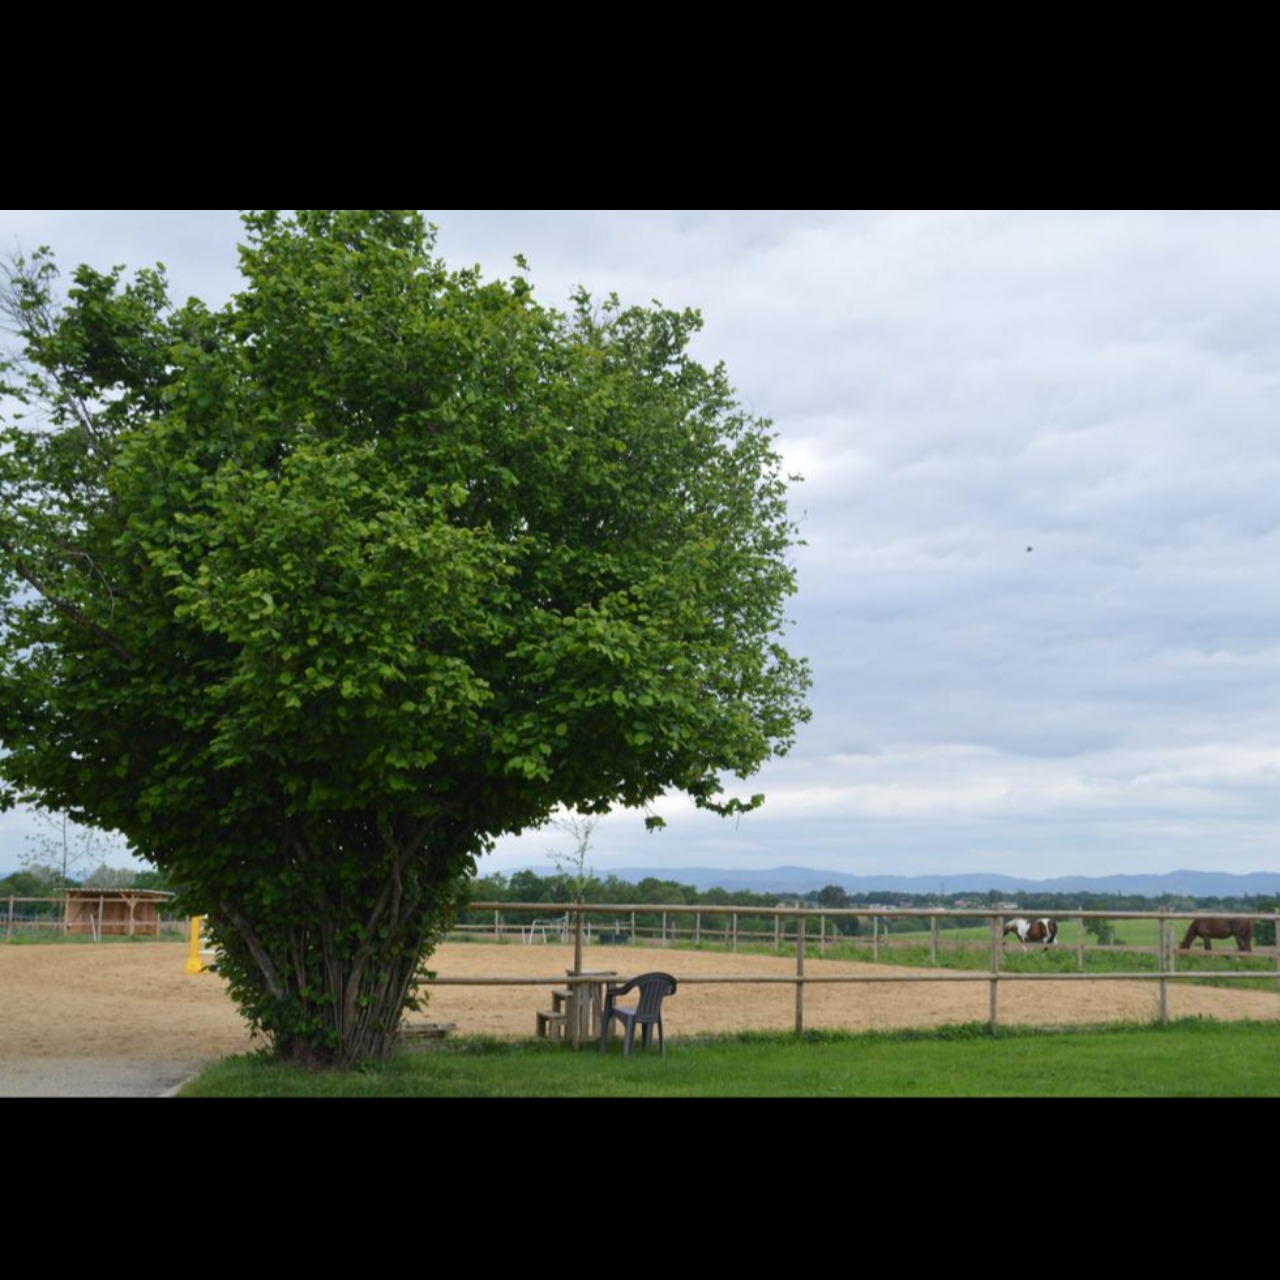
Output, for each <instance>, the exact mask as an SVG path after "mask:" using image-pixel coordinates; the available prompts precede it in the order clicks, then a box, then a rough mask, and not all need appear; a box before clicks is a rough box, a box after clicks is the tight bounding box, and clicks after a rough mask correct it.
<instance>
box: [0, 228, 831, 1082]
mask: <svg viewBox="0 0 1280 1280" xmlns="http://www.w3.org/2000/svg"><path fill="white" fill-rule="evenodd" d="M243 223H244V235H245V241H244V244H243V245H242V247H241V250H240V261H241V271H242V275H243V280H244V283H243V288H242V291H241V292H240V293H238V294H237V295H236V296H235V298H234V299H233V300H232V302H231V303H230V304H228V305H227V306H225V307H223V308H221V309H218V310H214V309H211V308H209V307H208V306H206V305H205V304H203V303H201V302H200V301H198V300H191V301H188V302H187V303H185V304H182V305H175V304H174V303H173V302H171V300H170V298H169V295H168V288H167V282H166V279H165V274H164V272H163V270H162V269H160V268H156V269H152V270H146V271H142V272H139V273H138V274H136V275H135V276H134V277H132V278H131V279H127V278H126V277H125V274H124V272H123V270H122V269H120V268H116V269H113V270H110V271H106V272H102V271H99V270H96V269H94V268H91V267H87V266H82V267H80V268H79V269H77V270H76V271H75V272H74V273H73V275H72V277H71V280H70V285H69V287H68V288H67V290H66V293H65V297H64V296H60V293H59V275H58V270H57V267H56V264H55V259H54V257H53V255H52V253H51V252H50V251H49V250H47V249H41V250H39V251H37V252H36V253H34V254H33V255H31V256H30V257H29V258H27V259H25V260H18V261H17V262H16V263H14V264H13V267H12V269H11V270H10V272H9V274H8V277H7V286H6V289H5V292H4V296H3V299H2V301H3V303H4V305H5V309H6V310H7V312H8V315H9V318H10V320H11V321H12V323H13V327H14V328H15V329H16V331H17V333H18V334H19V336H20V339H21V343H22V350H21V353H20V355H18V356H17V357H16V358H14V359H13V360H12V361H11V362H10V363H9V364H8V365H5V366H0V369H2V370H3V375H4V376H3V388H2V389H3V390H4V391H5V392H7V394H8V395H9V396H10V397H11V403H15V402H16V403H17V404H18V406H19V411H18V412H13V413H10V414H9V415H8V417H7V419H6V420H5V422H4V424H3V431H2V432H0V575H3V579H4V581H3V591H2V593H0V595H2V598H3V615H2V616H0V625H2V631H0V742H3V746H4V748H5V751H6V754H5V755H4V757H3V758H2V759H0V777H2V778H3V779H4V782H5V784H6V787H7V790H6V798H7V800H8V802H10V803H12V802H13V801H14V800H15V799H22V800H24V801H29V802H34V803H37V804H40V805H42V806H44V807H46V808H50V809H57V810H61V811H65V812H67V813H69V814H70V815H71V816H72V817H73V818H74V819H76V820H77V821H80V822H85V823H89V824H92V825H94V826H98V827H101V828H103V829H107V830H114V831H118V832H121V833H123V834H124V835H125V836H126V837H127V838H128V840H129V842H130V844H131V845H132V847H133V849H134V850H135V852H136V853H137V854H138V855H140V856H141V857H143V858H145V859H147V860H149V861H150V862H151V863H153V864H154V865H155V866H156V867H158V868H160V869H162V870H163V871H164V872H165V873H166V874H167V875H168V877H169V879H170V880H171V882H172V883H174V884H175V885H177V886H179V887H181V888H182V889H183V890H184V891H185V892H186V894H187V896H188V899H189V901H190V902H191V903H192V905H193V906H196V907H198V908H199V909H201V910H204V911H207V912H209V913H210V914H211V915H212V917H213V920H214V930H215V936H216V938H217V941H218V942H219V944H220V946H221V948H222V955H223V961H222V967H223V971H224V972H225V974H226V976H227V978H228V981H229V983H230V986H231V990H232V993H233V995H234V996H235V997H236V999H237V1000H238V1001H239V1003H240V1006H241V1008H242V1009H243V1011H244V1012H245V1014H246V1016H247V1017H248V1018H249V1019H250V1021H251V1023H252V1024H253V1025H254V1027H255V1028H257V1029H259V1030H261V1031H262V1032H264V1033H265V1034H266V1035H268V1036H269V1037H270V1039H271V1043H272V1045H273V1047H274V1048H275V1050H276V1051H277V1052H278V1053H279V1054H281V1055H282V1056H287V1057H291V1058H295V1059H301V1060H308V1061H316V1062H333V1063H337V1064H340V1065H342V1064H348V1063H352V1062H355V1061H359V1060H363V1059H369V1058H380V1057H385V1056H386V1054H387V1053H389V1052H390V1049H391V1046H392V1045H393V1044H394V1040H395V1035H396V1031H397V1028H398V1024H399V1019H400V1016H401V1013H402V1011H403V1009H404V1008H405V1007H406V1004H409V1003H411V1002H412V983H413V978H414V975H415V972H416V971H417V968H418V966H419V964H420V962H421V959H422V958H423V957H424V956H425V955H427V954H429V952H430V950H431V948H432V946H433V945H434V943H435V942H436V940H437V939H438V938H439V936H440V934H441V932H442V930H443V929H444V928H445V927H446V925H447V923H448V920H449V919H450V917H451V914H452V913H453V911H454V910H455V909H456V908H457V906H458V904H459V902H460V901H461V900H462V898H463V896H464V895H465V890H466V885H467V882H468V879H469V878H470V877H471V876H472V875H474V873H475V870H476V859H477V857H478V856H479V855H480V854H481V853H482V852H483V851H484V850H485V849H486V848H487V847H489V845H490V844H491V843H492V841H493V840H494V839H496V838H497V837H499V836H501V835H503V834H506V833H515V832H519V831H522V830H525V829H528V828H531V827H537V826H539V825H541V824H543V823H545V822H546V821H547V820H548V819H549V818H551V817H552V815H553V814H554V813H555V812H556V811H557V809H558V808H564V809H568V810H575V811H577V812H579V813H582V814H598V813H603V812H606V811H608V810H609V809H610V808H612V807H615V806H628V807H636V808H641V809H643V808H644V807H645V806H647V805H648V804H649V803H650V802H652V801H653V800H655V799H656V798H657V797H659V796H660V795H662V794H663V793H664V792H668V791H673V790H674V791H680V792H684V793H686V794H688V795H689V796H691V797H692V798H693V800H694V801H695V802H696V803H697V804H698V805H700V806H702V807H705V808H708V809H712V810H715V811H717V812H720V813H734V812H739V811H741V810H744V809H749V808H752V807H754V806H755V805H757V804H758V803H760V800H761V797H759V796H751V795H737V794H733V792H732V790H726V786H729V787H733V786H736V785H737V782H736V781H733V780H742V779H745V778H747V777H749V776H750V775H751V774H752V773H754V772H755V771H756V770H758V768H759V767H760V765H761V764H762V763H763V762H764V761H765V760H767V759H768V758H770V757H771V756H775V755H779V754H782V753H784V752H785V751H786V750H787V749H788V748H789V746H790V745H791V744H792V741H793V736H794V733H795V731H796V728H797V726H798V725H799V724H800V723H802V722H803V721H804V720H805V719H806V718H807V714H808V713H807V711H806V709H805V706H804V693H805V690H806V688H807V686H808V671H807V667H806V664H805V663H804V661H803V660H801V659H798V658H795V657H793V656H792V655H790V654H789V653H788V652H787V650H786V648H785V647H784V646H783V644H782V632H783V627H784V609H785V604H786V601H787V598H788V597H789V596H790V595H791V593H792V592H793V591H794V589H795V585H796V583H795V574H794V569H793V566H792V564H791V561H790V553H791V551H792V549H793V547H794V546H795V544H796V537H795V534H796V531H795V528H794V525H793V524H792V522H791V521H790V519H789V517H788V513H787V507H786V483H787V479H788V478H787V477H786V476H785V475H784V474H783V473H782V470H781V463H780V459H779V457H778V454H777V452H776V451H775V448H774V445H773V436H772V433H771V427H770V424H769V423H768V422H767V421H764V420H761V419H759V418H756V417H755V416H753V415H752V414H750V413H748V412H747V411H745V410H744V409H743V407H742V406H741V405H740V404H739V403H738V401H737V399H736V397H735V394H734V391H733V389H732V387H731V386H730V384H729V381H728V378H727V375H726V373H725V371H724V369H723V368H720V367H716V368H711V369H708V368H705V367H703V366H702V365H700V364H699V363H698V362H697V361H695V360H694V359H692V358H691V356H690V354H689V342H690V339H691V338H692V336H693V335H694V334H695V332H696V331H697V330H698V328H699V325H700V319H699V317H698V315H697V313H696V312H693V311H672V310H666V309H664V308H662V307H661V306H659V305H656V304H655V305H654V306H651V307H644V308H640V307H624V306H622V305H620V304H619V303H618V301H617V300H616V299H614V298H609V299H606V300H603V301H600V302H597V301H596V300H594V299H593V298H591V297H589V296H588V295H587V294H585V293H582V292H579V293H578V294H577V295H576V296H575V297H574V298H573V299H572V300H571V304H570V305H569V306H568V307H567V308H565V309H564V310H557V309H552V308H548V307H544V306H543V305H541V304H540V303H539V302H538V301H536V300H535V298H534V294H533V290H532V287H531V286H530V284H529V282H528V279H527V273H526V271H525V269H524V264H523V263H521V264H520V267H521V271H520V273H518V274H516V275H515V276H513V278H511V279H509V280H505V281H485V280H483V279H482V278H481V276H480V274H479V272H478V271H476V270H462V271H451V270H449V269H448V268H447V267H446V266H445V265H444V263H443V262H442V261H440V260H439V259H438V258H437V257H436V256H435V246H434V232H433V230H432V228H430V227H429V225H428V224H426V223H425V222H424V220H423V219H422V217H421V216H420V215H419V213H418V212H417V211H414V210H403V209H392V210H377V209H312V210H298V211H295V212H294V213H293V214H291V215H286V214H285V213H283V212H282V211H280V210H270V209H267V210H252V211H249V212H247V213H246V214H244V215H243ZM651 821H654V822H656V820H652V819H651Z"/></svg>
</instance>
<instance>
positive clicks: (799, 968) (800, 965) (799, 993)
mask: <svg viewBox="0 0 1280 1280" xmlns="http://www.w3.org/2000/svg"><path fill="white" fill-rule="evenodd" d="M804 932H805V930H804V916H797V917H796V1035H798V1036H802V1035H804Z"/></svg>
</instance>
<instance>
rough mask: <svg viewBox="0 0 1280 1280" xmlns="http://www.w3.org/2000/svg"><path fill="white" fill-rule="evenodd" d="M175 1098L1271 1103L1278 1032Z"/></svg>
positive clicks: (447, 1071)
mask: <svg viewBox="0 0 1280 1280" xmlns="http://www.w3.org/2000/svg"><path fill="white" fill-rule="evenodd" d="M180 1096H182V1097H241V1098H250V1097H254V1098H260V1097H362V1098H392V1097H394V1098H429V1097H430V1098H591V1097H605V1098H628V1097H634V1098H641V1097H644V1098H651V1097H672V1098H675V1097H689V1098H694V1097H717V1098H732V1097H742V1098H764V1097H770V1098H855V1097H881V1098H997V1097H1010V1098H1027V1097H1053V1098H1067V1097H1099V1098H1101V1097H1106V1098H1125V1097H1198V1098H1209V1097H1277V1096H1280V1023H1272V1022H1267V1023H1218V1022H1212V1021H1205V1020H1199V1019H1191V1020H1184V1021H1181V1022H1174V1023H1170V1024H1168V1025H1167V1026H1160V1025H1158V1024H1151V1025H1146V1024H1144V1025H1140V1026H1137V1025H1125V1026H1117V1027H1106V1028H1097V1029H1081V1030H1071V1031H1039V1032H1037V1031H1029V1030H1009V1031H1000V1032H998V1033H996V1034H995V1035H992V1034H991V1032H990V1031H989V1030H988V1029H987V1027H986V1026H985V1025H972V1026H962V1027H951V1028H943V1029H939V1030H935V1031H916V1032H893V1033H875V1034H862V1035H852V1034H842V1033H822V1032H815V1033H807V1034H805V1035H804V1036H801V1037H795V1036H790V1035H776V1034H774V1035H766V1034H755V1033H753V1034H743V1035H737V1036H722V1037H716V1038H709V1039H702V1040H687V1041H686V1040H681V1041H674V1042H672V1043H669V1044H668V1046H667V1056H666V1057H665V1058H661V1057H659V1056H658V1054H657V1051H656V1049H651V1050H650V1051H649V1052H648V1053H643V1052H641V1051H640V1050H636V1052H635V1054H634V1055H633V1057H632V1058H631V1059H629V1060H628V1059H626V1058H624V1057H623V1056H622V1053H621V1049H620V1047H619V1045H618V1044H617V1043H616V1042H615V1043H614V1044H613V1045H612V1047H611V1050H610V1052H608V1053H606V1054H601V1053H599V1052H598V1051H596V1050H595V1049H594V1048H591V1049H583V1050H581V1051H578V1052H575V1051H574V1050H573V1049H571V1048H568V1047H567V1046H564V1045H560V1044H552V1043H547V1042H538V1041H515V1042H506V1041H497V1040H457V1041H452V1042H449V1041H446V1042H445V1043H444V1044H442V1045H439V1046H438V1047H433V1048H431V1049H427V1050H420V1051H414V1052H405V1053H402V1054H400V1055H399V1056H398V1057H397V1059H396V1060H395V1062H394V1063H392V1064H391V1065H390V1066H388V1067H385V1068H379V1069H371V1070H365V1071H359V1072H352V1073H347V1074H345V1075H339V1074H331V1073H326V1072H318V1073H317V1072H305V1071H299V1070H297V1069H295V1068H289V1067H283V1066H280V1065H278V1064H274V1063H271V1062H270V1061H268V1060H266V1059H264V1058H262V1057H257V1056H254V1055H246V1056H243V1057H239V1058H232V1059H228V1060H226V1061H225V1062H222V1063H219V1064H218V1065H216V1066H214V1067H211V1068H209V1069H208V1070H207V1071H206V1072H205V1073H204V1074H203V1075H202V1076H200V1078H199V1079H198V1080H196V1081H194V1082H192V1083H191V1084H189V1085H188V1086H186V1087H185V1088H184V1089H183V1091H182V1093H181V1095H180Z"/></svg>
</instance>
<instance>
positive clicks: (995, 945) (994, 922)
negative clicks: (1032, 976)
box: [987, 916, 1001, 1034]
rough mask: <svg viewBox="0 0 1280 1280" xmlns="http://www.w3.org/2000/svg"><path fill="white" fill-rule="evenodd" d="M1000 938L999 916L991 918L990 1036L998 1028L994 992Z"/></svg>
mask: <svg viewBox="0 0 1280 1280" xmlns="http://www.w3.org/2000/svg"><path fill="white" fill-rule="evenodd" d="M1000 938H1001V920H1000V917H999V916H992V917H991V998H990V1012H989V1013H988V1015H987V1026H988V1027H989V1028H990V1030H991V1032H992V1034H994V1033H995V1031H996V1030H997V1029H998V1027H999V1026H1000V1013H999V998H998V997H997V995H996V991H997V989H998V988H999V986H1000Z"/></svg>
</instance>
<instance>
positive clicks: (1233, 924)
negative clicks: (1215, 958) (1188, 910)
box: [1182, 916, 1253, 951]
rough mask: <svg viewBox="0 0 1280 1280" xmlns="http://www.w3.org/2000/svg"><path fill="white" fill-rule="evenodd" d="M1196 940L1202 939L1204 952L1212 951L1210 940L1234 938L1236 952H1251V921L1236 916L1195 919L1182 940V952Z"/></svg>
mask: <svg viewBox="0 0 1280 1280" xmlns="http://www.w3.org/2000/svg"><path fill="white" fill-rule="evenodd" d="M1197 938H1203V939H1204V949H1205V950H1206V951H1212V950H1213V943H1212V941H1210V939H1212V938H1234V939H1235V940H1236V950H1237V951H1252V950H1253V921H1252V920H1246V919H1242V918H1240V917H1238V916H1227V917H1225V918H1223V919H1218V920H1212V919H1204V920H1202V919H1200V918H1198V917H1197V918H1196V919H1195V920H1193V921H1192V922H1191V925H1190V927H1189V928H1188V929H1187V932H1186V934H1185V935H1184V937H1183V939H1182V950H1183V951H1186V950H1187V948H1188V947H1190V946H1191V944H1192V943H1193V942H1194V941H1195V940H1196V939H1197Z"/></svg>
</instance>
